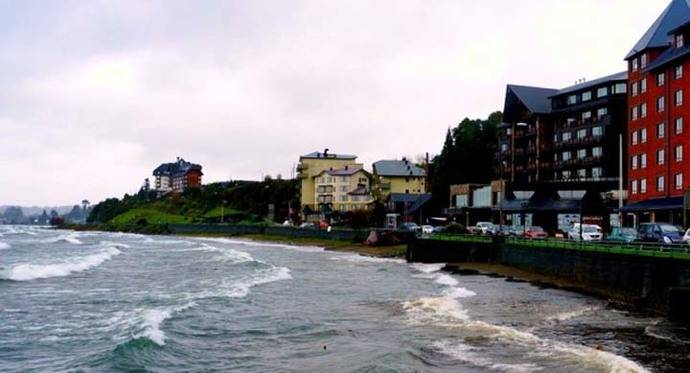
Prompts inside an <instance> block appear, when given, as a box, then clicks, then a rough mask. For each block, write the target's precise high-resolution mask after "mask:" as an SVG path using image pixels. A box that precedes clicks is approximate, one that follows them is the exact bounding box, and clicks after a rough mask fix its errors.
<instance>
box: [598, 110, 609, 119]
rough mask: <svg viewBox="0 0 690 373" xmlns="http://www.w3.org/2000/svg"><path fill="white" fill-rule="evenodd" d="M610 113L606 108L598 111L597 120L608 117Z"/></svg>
mask: <svg viewBox="0 0 690 373" xmlns="http://www.w3.org/2000/svg"><path fill="white" fill-rule="evenodd" d="M608 113H609V109H607V108H605V107H603V108H599V109H597V119H601V118H603V117H605V116H606V115H608Z"/></svg>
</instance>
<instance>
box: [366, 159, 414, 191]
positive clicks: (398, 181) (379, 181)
mask: <svg viewBox="0 0 690 373" xmlns="http://www.w3.org/2000/svg"><path fill="white" fill-rule="evenodd" d="M373 168H374V173H373V180H374V186H373V193H374V197H375V198H376V199H378V200H380V201H385V200H386V199H387V198H388V196H389V195H390V194H391V193H395V194H423V193H426V187H427V181H426V171H425V170H424V169H423V168H421V167H418V166H417V165H415V164H414V163H412V162H410V161H409V160H408V159H406V158H403V159H402V160H382V161H378V162H374V166H373Z"/></svg>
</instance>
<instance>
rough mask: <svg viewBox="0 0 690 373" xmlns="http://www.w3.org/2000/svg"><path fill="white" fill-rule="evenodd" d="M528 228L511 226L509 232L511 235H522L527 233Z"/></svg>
mask: <svg viewBox="0 0 690 373" xmlns="http://www.w3.org/2000/svg"><path fill="white" fill-rule="evenodd" d="M526 230H527V227H521V226H512V227H510V230H509V234H510V235H511V236H515V237H522V236H524V235H525V231H526Z"/></svg>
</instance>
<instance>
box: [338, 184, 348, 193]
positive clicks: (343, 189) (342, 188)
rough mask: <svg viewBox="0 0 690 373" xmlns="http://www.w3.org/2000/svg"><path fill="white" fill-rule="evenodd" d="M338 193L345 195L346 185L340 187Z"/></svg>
mask: <svg viewBox="0 0 690 373" xmlns="http://www.w3.org/2000/svg"><path fill="white" fill-rule="evenodd" d="M340 191H341V192H343V193H346V192H347V185H342V186H341V187H340Z"/></svg>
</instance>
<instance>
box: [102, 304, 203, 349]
mask: <svg viewBox="0 0 690 373" xmlns="http://www.w3.org/2000/svg"><path fill="white" fill-rule="evenodd" d="M195 305H196V303H194V302H189V303H186V304H183V305H180V306H171V307H163V308H154V309H146V310H142V309H138V310H136V311H135V312H134V316H133V317H132V318H131V319H130V320H128V322H129V323H130V324H134V327H135V328H136V329H138V331H137V332H136V333H135V334H134V339H137V338H147V339H149V340H151V341H152V342H154V343H155V344H157V345H159V346H163V345H165V332H163V329H162V324H163V322H164V321H165V320H167V319H168V318H170V317H171V316H172V315H173V314H174V313H176V312H182V311H184V310H186V309H188V308H191V307H194V306H195ZM117 316H118V315H116V317H115V318H117ZM110 321H111V322H117V320H112V319H111V320H110Z"/></svg>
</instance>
